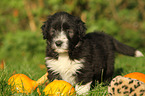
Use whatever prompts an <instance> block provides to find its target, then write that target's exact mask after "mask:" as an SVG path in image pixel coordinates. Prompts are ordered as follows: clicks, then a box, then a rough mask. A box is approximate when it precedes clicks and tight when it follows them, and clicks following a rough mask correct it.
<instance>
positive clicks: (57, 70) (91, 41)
mask: <svg viewBox="0 0 145 96" xmlns="http://www.w3.org/2000/svg"><path fill="white" fill-rule="evenodd" d="M85 32H86V27H85V24H84V23H83V22H82V21H81V19H80V18H78V17H75V16H72V15H70V14H68V13H66V12H58V13H55V14H54V15H51V16H49V17H48V19H47V21H46V22H45V23H44V25H43V26H42V33H43V38H44V39H46V42H47V47H46V65H47V68H48V73H49V75H48V79H49V80H54V79H62V80H65V81H67V82H69V83H71V84H72V85H76V86H75V89H76V91H77V93H78V94H83V93H86V92H88V91H89V90H90V85H91V84H94V83H95V80H96V81H99V82H100V81H101V79H103V80H107V79H108V78H111V76H112V75H113V72H114V52H115V51H116V52H119V53H122V54H124V55H129V56H135V57H140V56H143V54H142V53H141V52H140V51H138V50H136V49H134V48H132V47H129V46H127V45H125V44H122V43H120V42H119V41H117V40H115V39H114V38H112V37H111V36H109V35H107V34H104V33H103V32H93V33H89V34H85ZM79 84H81V86H80V85H79Z"/></svg>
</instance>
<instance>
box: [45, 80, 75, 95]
mask: <svg viewBox="0 0 145 96" xmlns="http://www.w3.org/2000/svg"><path fill="white" fill-rule="evenodd" d="M43 92H44V93H45V95H49V96H68V95H71V96H75V88H74V87H73V86H72V85H71V84H70V83H68V82H66V81H64V80H54V81H53V82H51V83H49V84H48V85H47V86H46V87H45V89H44V90H43Z"/></svg>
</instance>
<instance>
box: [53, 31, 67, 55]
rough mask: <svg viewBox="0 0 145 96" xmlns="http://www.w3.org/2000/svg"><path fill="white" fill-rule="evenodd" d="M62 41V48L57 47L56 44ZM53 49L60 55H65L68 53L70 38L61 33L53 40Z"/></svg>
mask: <svg viewBox="0 0 145 96" xmlns="http://www.w3.org/2000/svg"><path fill="white" fill-rule="evenodd" d="M57 41H61V42H62V44H61V46H57V45H56V42H57ZM52 48H53V49H55V51H56V52H58V53H64V52H67V51H68V38H67V36H66V34H65V33H64V31H61V32H60V33H59V34H58V35H57V36H56V37H54V38H53V43H52Z"/></svg>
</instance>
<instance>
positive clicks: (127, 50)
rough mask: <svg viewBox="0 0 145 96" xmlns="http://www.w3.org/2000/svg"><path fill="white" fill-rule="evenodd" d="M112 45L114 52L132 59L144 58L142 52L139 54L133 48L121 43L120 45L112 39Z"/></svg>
mask: <svg viewBox="0 0 145 96" xmlns="http://www.w3.org/2000/svg"><path fill="white" fill-rule="evenodd" d="M113 45H114V48H115V51H117V52H119V53H121V54H124V55H128V56H134V57H142V56H144V55H143V54H142V52H140V51H139V50H136V49H135V48H132V47H130V46H127V45H125V44H123V43H120V42H119V41H117V40H115V39H113Z"/></svg>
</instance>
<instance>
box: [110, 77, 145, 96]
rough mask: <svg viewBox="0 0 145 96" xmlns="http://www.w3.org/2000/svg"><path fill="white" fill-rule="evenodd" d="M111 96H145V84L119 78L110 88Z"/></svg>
mask: <svg viewBox="0 0 145 96" xmlns="http://www.w3.org/2000/svg"><path fill="white" fill-rule="evenodd" d="M108 93H109V96H145V83H143V82H141V81H139V80H136V79H131V78H127V77H122V76H117V77H115V78H114V79H113V80H112V81H111V83H110V85H109V86H108Z"/></svg>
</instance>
